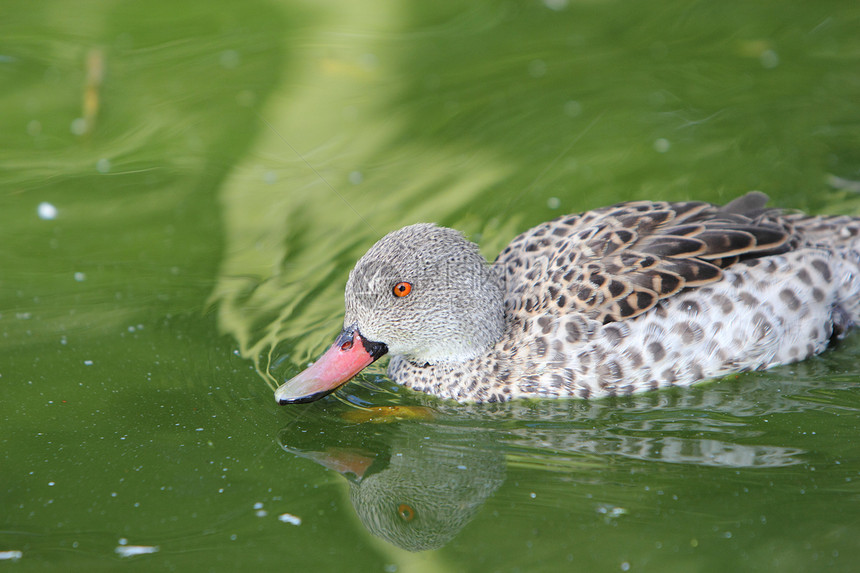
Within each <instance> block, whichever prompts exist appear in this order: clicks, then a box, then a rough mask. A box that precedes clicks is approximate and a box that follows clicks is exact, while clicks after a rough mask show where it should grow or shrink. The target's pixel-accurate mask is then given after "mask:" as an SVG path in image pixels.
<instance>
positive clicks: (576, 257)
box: [495, 192, 793, 323]
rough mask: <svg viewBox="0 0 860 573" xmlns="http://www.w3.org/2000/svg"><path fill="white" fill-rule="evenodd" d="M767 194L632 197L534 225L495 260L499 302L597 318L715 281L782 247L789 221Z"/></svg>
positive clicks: (635, 311)
mask: <svg viewBox="0 0 860 573" xmlns="http://www.w3.org/2000/svg"><path fill="white" fill-rule="evenodd" d="M767 200H768V198H767V196H766V195H765V194H764V193H759V192H751V193H747V194H746V195H744V196H742V197H739V198H737V199H735V200H734V201H732V202H730V203H728V204H727V205H724V206H718V205H714V204H711V203H705V202H700V201H686V202H678V203H670V202H663V201H633V202H628V203H621V204H618V205H614V206H611V207H604V208H601V209H596V210H594V211H588V212H585V213H582V214H579V215H567V216H563V217H559V218H557V219H554V220H552V221H549V222H547V223H544V224H542V225H539V226H537V227H534V228H532V229H530V230H528V231H526V232H525V233H523V234H521V235H520V236H518V237H517V238H516V239H514V240H513V241H512V242H511V244H510V245H508V247H506V248H505V250H504V251H502V253H501V254H500V255H499V257H498V258H497V259H496V262H495V265H497V266H498V267H499V271H500V272H503V273H504V275H505V279H506V285H507V292H508V307H509V309H510V310H511V311H512V312H515V313H516V312H522V311H525V312H526V313H528V314H532V313H534V312H547V311H550V312H554V313H557V314H565V313H569V312H578V313H581V314H582V315H585V316H586V317H588V318H591V319H594V320H599V321H601V322H603V323H607V322H612V321H618V320H622V319H628V318H632V317H635V316H637V315H639V314H642V313H643V312H645V311H647V310H649V309H650V308H652V307H654V305H656V304H657V302H658V301H660V300H661V299H664V298H666V297H669V296H672V295H673V294H675V293H677V292H678V291H680V290H681V289H685V288H693V287H698V286H701V285H705V284H708V283H712V282H715V281H717V280H719V279H720V278H721V277H722V269H724V268H726V267H728V266H729V265H732V264H734V263H735V262H737V261H739V260H741V259H746V258H753V257H759V256H764V255H770V254H777V253H780V252H785V251H787V250H789V249H790V238H791V237H792V233H793V231H792V226H791V224H790V222H789V221H788V220H786V221H785V223H784V224H783V223H782V219H781V218H780V217H779V216H778V211H776V210H774V209H767V208H766V207H765V204H766V203H767ZM553 309H554V310H553Z"/></svg>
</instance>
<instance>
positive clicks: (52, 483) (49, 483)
mask: <svg viewBox="0 0 860 573" xmlns="http://www.w3.org/2000/svg"><path fill="white" fill-rule="evenodd" d="M48 485H56V484H55V482H52V481H49V482H48Z"/></svg>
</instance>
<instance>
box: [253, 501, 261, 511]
mask: <svg viewBox="0 0 860 573" xmlns="http://www.w3.org/2000/svg"><path fill="white" fill-rule="evenodd" d="M254 509H263V502H262V501H258V502H257V503H255V504H254Z"/></svg>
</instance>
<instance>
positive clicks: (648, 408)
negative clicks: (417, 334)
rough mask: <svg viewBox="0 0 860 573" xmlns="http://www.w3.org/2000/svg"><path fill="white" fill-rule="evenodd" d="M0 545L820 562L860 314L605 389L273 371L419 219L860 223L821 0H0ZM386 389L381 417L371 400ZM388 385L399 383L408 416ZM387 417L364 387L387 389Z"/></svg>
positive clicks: (833, 516) (849, 553) (183, 553)
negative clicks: (405, 384)
mask: <svg viewBox="0 0 860 573" xmlns="http://www.w3.org/2000/svg"><path fill="white" fill-rule="evenodd" d="M4 14H5V16H4V18H2V19H0V85H2V86H3V87H4V88H3V89H2V90H0V104H2V107H0V110H2V111H0V147H2V149H3V152H2V153H0V183H2V185H0V189H2V192H0V221H2V227H0V233H2V235H0V236H2V239H3V249H2V251H0V345H2V347H0V351H2V356H3V358H2V360H0V384H2V391H0V424H2V430H3V431H2V432H1V433H0V454H2V455H0V503H2V506H0V507H2V512H0V567H9V568H10V569H11V568H15V569H16V570H26V571H30V570H33V571H36V570H46V569H54V568H56V567H58V566H60V567H63V568H64V570H81V571H84V570H86V571H92V570H116V569H119V568H123V567H137V568H141V567H142V568H144V569H147V570H148V569H159V570H183V571H184V570H189V571H194V570H213V571H219V570H235V569H237V568H239V567H241V568H246V567H257V568H258V569H260V570H263V571H269V570H284V569H290V570H292V569H296V570H302V569H304V570H343V569H344V568H345V567H346V568H351V569H355V570H363V571H389V572H391V571H463V570H474V571H558V570H562V569H564V570H574V571H576V570H582V571H726V570H734V571H773V570H782V571H819V570H834V571H852V570H853V569H854V567H855V564H856V563H857V562H858V560H860V547H858V544H857V542H856V539H857V538H858V533H860V531H858V525H857V515H858V507H857V504H858V493H860V490H858V486H857V484H858V479H860V448H858V446H857V440H856V439H855V436H856V435H857V431H858V425H860V390H858V388H860V385H858V382H860V366H858V363H860V338H858V336H856V335H855V336H852V337H849V338H848V339H846V340H845V341H843V342H842V343H841V344H839V345H838V347H837V348H835V349H833V350H830V351H828V352H827V353H825V354H824V355H822V356H820V357H818V358H815V359H812V360H809V361H806V362H804V363H801V364H796V365H791V366H785V367H780V368H776V369H774V370H772V371H769V372H766V373H754V374H745V375H740V376H732V377H729V378H727V379H725V380H721V381H716V382H713V383H708V384H705V385H701V386H699V387H695V388H691V389H684V390H679V389H676V390H671V391H666V392H658V393H653V394H647V395H642V396H637V397H632V398H625V399H614V400H601V401H593V402H583V401H556V402H547V401H527V402H518V403H513V404H504V405H487V406H456V405H453V404H448V403H442V402H438V401H435V400H432V399H429V398H427V397H424V396H420V395H417V394H414V393H411V392H408V391H405V390H402V389H398V388H396V387H394V386H393V384H392V383H391V382H390V381H388V380H387V379H386V378H385V377H384V375H383V373H384V365H382V364H379V365H374V367H373V368H372V369H370V371H369V372H367V373H365V374H363V375H361V376H360V377H359V379H358V380H356V381H355V382H353V383H351V384H349V385H347V386H346V387H344V388H343V389H342V390H340V391H339V392H337V393H336V394H335V395H332V396H330V397H328V398H326V399H324V400H322V401H320V402H318V403H314V404H310V405H304V406H295V407H289V408H282V407H279V406H277V405H276V404H275V403H274V400H273V399H272V394H271V387H270V386H272V385H274V384H276V383H278V382H279V381H280V380H282V379H284V378H285V377H288V376H291V375H293V374H295V373H296V372H298V371H299V370H300V369H301V368H303V367H304V365H306V364H307V362H308V361H310V360H313V358H314V357H315V356H316V355H318V354H319V353H320V352H321V351H322V350H323V349H324V348H325V347H326V346H327V344H328V343H330V340H331V339H332V337H333V336H334V335H335V334H336V333H337V332H338V331H339V329H340V326H341V325H340V320H341V317H342V314H341V313H342V292H343V286H344V283H345V281H346V276H347V273H348V271H349V269H350V268H351V266H352V264H353V262H354V261H355V259H357V258H358V257H359V256H360V255H361V254H362V253H363V252H364V250H366V249H367V248H368V247H369V246H370V245H371V244H372V243H373V242H374V241H375V240H376V239H377V238H379V237H380V236H381V235H382V234H384V233H385V232H387V231H389V230H392V229H395V228H398V227H400V226H403V225H406V224H409V223H413V222H417V221H435V222H438V223H440V224H444V225H449V226H453V227H456V228H459V229H462V230H463V231H464V232H466V233H467V234H468V235H469V236H470V237H471V238H473V239H474V240H476V241H478V242H479V243H480V244H481V247H482V250H483V252H484V253H485V254H486V255H487V256H488V257H489V258H492V257H494V256H495V255H496V254H497V253H498V252H499V250H500V249H501V248H502V247H503V246H504V245H505V244H506V243H507V242H508V241H509V240H510V239H511V238H512V237H513V236H514V235H516V234H517V233H518V232H520V231H522V230H524V229H526V228H528V227H530V226H532V225H534V224H537V223H539V222H542V221H545V220H547V219H549V218H552V217H554V216H557V215H560V214H562V213H565V212H575V211H580V210H583V209H588V208H592V207H597V206H600V205H605V204H609V203H612V202H615V201H622V200H630V199H641V198H649V199H666V200H682V199H705V200H712V201H728V200H730V199H731V198H733V197H735V196H737V195H739V194H741V193H743V192H745V191H747V190H749V189H760V190H762V191H765V192H766V193H768V194H769V195H770V196H771V197H772V203H773V204H775V205H778V206H782V207H796V208H803V209H806V210H809V211H812V212H815V213H854V214H860V201H858V198H857V196H856V193H855V191H852V190H851V189H852V187H856V183H852V182H855V181H857V180H858V179H860V108H858V107H857V103H856V102H858V101H860V37H858V36H857V34H856V30H857V29H858V25H860V9H858V8H856V7H854V5H853V4H852V3H850V2H837V1H824V2H816V3H809V2H801V1H790V2H775V1H765V2H757V3H754V4H750V3H748V2H741V1H734V0H731V1H727V2H721V3H703V2H682V1H669V0H660V1H657V0H648V1H645V2H635V3H633V2H613V1H607V2H575V1H565V0H560V1H559V0H553V1H550V0H545V1H544V2H539V1H534V2H504V1H486V2H471V3H466V4H463V3H459V2H435V3H410V2H401V3H386V2H369V3H368V2H362V3H360V4H359V3H350V2H338V1H335V0H332V1H330V2H322V3H320V2H297V1H292V2H291V1H281V2H263V1H260V2H256V1H251V2H245V3H239V4H237V3H231V2H214V3H208V4H206V5H201V6H199V7H194V6H184V5H181V4H180V5H177V3H175V2H164V1H160V0H159V1H155V2H152V1H150V2H146V3H144V2H120V1H118V0H117V1H109V2H84V3H76V5H75V7H74V8H71V7H70V6H68V5H66V4H65V3H41V4H33V3H31V2H18V1H12V2H7V3H6V6H5V9H4ZM379 407H386V408H389V409H388V410H385V412H388V413H389V415H379V410H368V408H379ZM410 408H412V409H410ZM391 412H394V414H391Z"/></svg>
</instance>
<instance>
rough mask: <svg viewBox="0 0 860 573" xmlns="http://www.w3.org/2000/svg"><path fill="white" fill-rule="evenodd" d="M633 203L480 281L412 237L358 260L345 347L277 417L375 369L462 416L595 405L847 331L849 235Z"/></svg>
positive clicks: (854, 223) (852, 274)
mask: <svg viewBox="0 0 860 573" xmlns="http://www.w3.org/2000/svg"><path fill="white" fill-rule="evenodd" d="M768 201H769V199H768V196H767V195H765V194H764V193H762V192H758V191H752V192H749V193H747V194H745V195H742V196H740V197H738V198H736V199H734V200H732V201H730V202H729V203H727V204H725V205H717V204H713V203H708V202H704V201H681V202H669V201H630V202H625V203H619V204H616V205H612V206H609V207H603V208H598V209H595V210H591V211H586V212H583V213H579V214H573V215H564V216H561V217H558V218H556V219H553V220H551V221H548V222H546V223H543V224H540V225H537V226H536V227H533V228H531V229H529V230H527V231H525V232H523V233H522V234H520V235H519V236H517V237H516V238H514V239H513V241H511V243H510V244H509V245H508V246H507V247H506V248H505V249H504V250H502V252H501V253H500V254H499V256H498V257H497V258H496V259H495V261H494V262H493V263H492V264H491V263H488V262H487V260H486V259H485V258H484V257H483V256H482V255H481V253H480V251H479V248H478V246H477V245H476V244H475V243H473V242H471V241H469V240H468V239H467V238H466V237H465V236H464V235H463V234H462V233H460V232H459V231H457V230H454V229H450V228H446V227H440V226H437V225H435V224H433V223H418V224H413V225H409V226H406V227H403V228H401V229H399V230H396V231H393V232H391V233H388V234H387V235H385V236H384V237H382V238H381V239H380V240H379V241H378V242H377V243H376V244H374V245H373V246H372V247H371V248H370V249H369V250H368V251H367V252H366V253H365V254H364V256H362V257H361V258H360V259H359V260H358V262H357V263H356V265H355V267H354V268H353V269H352V271H351V272H350V273H349V278H348V280H347V282H346V288H345V294H344V298H345V312H344V321H343V329H342V331H341V333H340V334H339V335H338V336H337V338H336V339H335V341H334V343H333V344H332V345H331V347H330V348H329V349H328V350H326V351H325V352H324V354H323V355H322V356H321V357H320V358H319V359H318V360H317V361H316V362H314V363H313V364H312V365H311V366H309V367H308V368H307V369H306V370H304V371H303V372H301V373H299V374H298V375H296V376H294V377H293V378H291V379H290V380H287V381H286V382H284V383H283V384H282V385H281V386H280V387H278V388H277V390H276V391H275V399H276V401H277V402H278V403H279V404H295V403H305V402H311V401H314V400H318V399H320V398H322V397H323V396H326V395H327V394H329V393H331V392H333V391H335V390H336V389H337V388H339V387H340V386H342V385H343V384H345V383H347V382H348V381H349V380H350V379H352V378H353V377H354V376H355V375H356V374H358V373H359V372H360V371H361V370H362V369H364V368H365V367H367V366H368V365H370V364H371V363H373V362H374V361H376V360H377V359H379V358H381V357H382V356H385V355H388V356H390V357H391V358H390V361H389V365H388V376H389V377H390V378H391V379H392V380H393V381H394V382H396V383H398V384H401V385H403V386H405V387H407V388H411V389H412V390H415V391H418V392H423V393H426V394H430V395H433V396H436V397H438V398H441V399H444V400H454V401H456V402H461V403H486V402H505V401H508V400H513V399H520V398H580V399H597V398H603V397H609V396H624V395H629V394H633V393H637V392H642V391H648V390H657V389H661V388H668V387H673V386H689V385H691V384H694V383H697V382H702V381H706V380H713V379H719V378H722V377H725V376H727V375H729V374H734V373H740V372H746V371H752V370H764V369H767V368H771V367H773V366H777V365H782V364H789V363H793V362H797V361H800V360H804V359H806V358H809V357H811V356H814V355H816V354H819V353H821V352H823V351H824V349H825V348H827V347H828V345H829V344H830V343H831V342H832V341H835V340H838V339H841V338H843V337H844V336H845V335H846V334H847V333H848V332H849V330H850V329H851V328H852V327H853V326H854V325H855V324H856V323H857V322H858V321H860V218H858V217H852V216H848V215H829V216H824V215H818V216H813V215H807V214H804V213H802V212H796V211H788V210H783V209H779V208H773V207H768V206H767V203H768Z"/></svg>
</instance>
